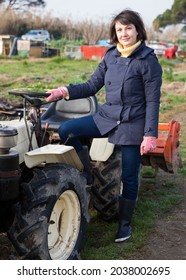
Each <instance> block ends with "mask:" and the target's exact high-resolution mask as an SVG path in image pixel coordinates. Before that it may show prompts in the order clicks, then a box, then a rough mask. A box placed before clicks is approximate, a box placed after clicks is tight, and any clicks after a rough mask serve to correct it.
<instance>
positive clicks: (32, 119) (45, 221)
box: [0, 90, 180, 260]
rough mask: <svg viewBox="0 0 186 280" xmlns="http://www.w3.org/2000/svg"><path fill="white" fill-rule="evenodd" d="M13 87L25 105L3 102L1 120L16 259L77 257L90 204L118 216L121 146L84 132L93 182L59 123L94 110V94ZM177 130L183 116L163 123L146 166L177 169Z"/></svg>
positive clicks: (5, 214)
mask: <svg viewBox="0 0 186 280" xmlns="http://www.w3.org/2000/svg"><path fill="white" fill-rule="evenodd" d="M9 94H11V95H16V96H17V97H19V98H22V100H23V108H21V109H15V108H14V109H13V110H12V109H11V110H9V109H8V108H5V109H4V110H3V115H5V116H6V114H7V115H8V116H9V118H7V119H5V120H2V121H0V230H1V232H5V233H7V236H8V238H9V240H10V241H11V243H12V245H13V246H12V247H13V248H14V250H15V252H16V253H15V256H16V258H19V259H42V260H50V259H51V260H62V259H64V260H67V259H79V258H80V252H81V249H82V246H83V244H84V242H85V238H86V227H87V225H88V222H89V220H90V217H89V208H90V205H91V206H93V207H94V209H96V211H97V212H98V213H99V215H100V216H101V217H102V218H103V219H105V220H110V219H112V218H113V217H115V216H116V215H117V210H118V195H119V193H120V189H121V180H120V178H121V174H120V170H121V168H120V164H121V156H120V148H119V147H118V146H117V145H113V144H111V143H109V142H108V139H107V138H101V139H82V143H83V145H84V146H85V147H86V148H87V149H88V152H89V156H90V164H91V168H92V175H93V177H94V179H93V184H91V185H88V184H87V181H86V178H85V177H84V176H83V164H82V162H81V160H80V158H79V157H78V154H77V153H76V151H75V150H74V148H73V147H71V146H67V145H61V144H60V139H59V135H58V133H57V130H58V127H59V125H60V124H61V123H62V122H65V121H66V120H69V119H72V118H77V117H81V116H85V115H88V114H92V113H95V112H96V111H97V110H98V109H99V104H98V102H97V99H96V97H95V96H94V97H88V98H84V99H79V100H71V101H65V100H62V99H61V100H58V101H56V102H52V103H51V104H48V103H46V101H45V97H46V96H48V94H47V93H38V92H30V91H18V90H12V91H10V92H9ZM1 112H2V110H1ZM10 116H11V117H10ZM179 131H180V124H179V122H177V121H174V120H171V121H170V122H169V123H160V124H159V137H158V139H157V148H156V149H155V151H154V152H152V153H149V154H147V155H145V156H143V157H142V165H149V166H152V167H154V168H161V169H163V170H164V171H166V172H170V173H173V172H175V171H176V169H177V167H178V166H179V162H180V157H179ZM90 201H91V203H90Z"/></svg>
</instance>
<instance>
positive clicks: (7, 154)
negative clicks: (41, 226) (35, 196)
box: [0, 124, 21, 201]
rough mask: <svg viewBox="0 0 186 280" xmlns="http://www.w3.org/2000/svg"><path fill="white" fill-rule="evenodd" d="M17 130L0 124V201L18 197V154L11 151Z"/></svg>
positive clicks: (19, 173) (15, 141) (19, 175)
mask: <svg viewBox="0 0 186 280" xmlns="http://www.w3.org/2000/svg"><path fill="white" fill-rule="evenodd" d="M17 136H18V132H17V129H16V128H14V127H11V126H6V125H1V124H0V201H9V200H14V199H16V198H17V197H18V195H19V181H20V177H21V171H20V168H19V154H18V152H17V151H16V150H13V149H11V148H12V147H14V146H16V144H17Z"/></svg>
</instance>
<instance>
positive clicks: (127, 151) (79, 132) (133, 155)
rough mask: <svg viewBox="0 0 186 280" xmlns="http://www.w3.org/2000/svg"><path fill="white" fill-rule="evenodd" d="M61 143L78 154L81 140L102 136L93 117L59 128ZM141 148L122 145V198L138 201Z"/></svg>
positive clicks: (80, 119)
mask: <svg viewBox="0 0 186 280" xmlns="http://www.w3.org/2000/svg"><path fill="white" fill-rule="evenodd" d="M58 132H59V136H60V138H61V143H63V144H64V143H65V144H67V145H69V146H73V147H74V148H75V150H76V152H80V151H81V150H82V144H81V138H86V137H87V138H101V137H108V135H101V133H100V132H99V130H98V128H97V126H96V124H95V122H94V120H93V117H92V116H91V115H89V116H86V117H82V118H77V119H73V120H70V121H67V122H65V123H63V124H62V125H61V126H60V127H59V130H58ZM140 162H141V156H140V146H139V145H122V182H123V190H122V196H123V197H124V198H126V199H131V200H136V198H137V196H138V186H139V169H140Z"/></svg>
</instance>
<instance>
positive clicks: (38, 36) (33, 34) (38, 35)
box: [21, 29, 50, 41]
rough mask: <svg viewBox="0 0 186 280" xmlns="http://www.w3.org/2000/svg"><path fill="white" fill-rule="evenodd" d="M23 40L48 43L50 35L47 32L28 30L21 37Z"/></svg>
mask: <svg viewBox="0 0 186 280" xmlns="http://www.w3.org/2000/svg"><path fill="white" fill-rule="evenodd" d="M21 38H22V39H23V40H32V41H49V40H50V34H49V32H48V31H47V30H42V29H41V30H30V31H28V32H27V33H26V34H24V35H22V36H21Z"/></svg>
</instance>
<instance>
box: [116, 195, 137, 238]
mask: <svg viewBox="0 0 186 280" xmlns="http://www.w3.org/2000/svg"><path fill="white" fill-rule="evenodd" d="M135 204H136V200H130V199H125V198H123V197H122V196H120V197H119V229H118V232H117V234H116V237H115V242H122V241H125V240H127V239H129V238H130V237H131V235H132V229H131V226H130V224H131V220H132V216H133V212H134V208H135Z"/></svg>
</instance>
